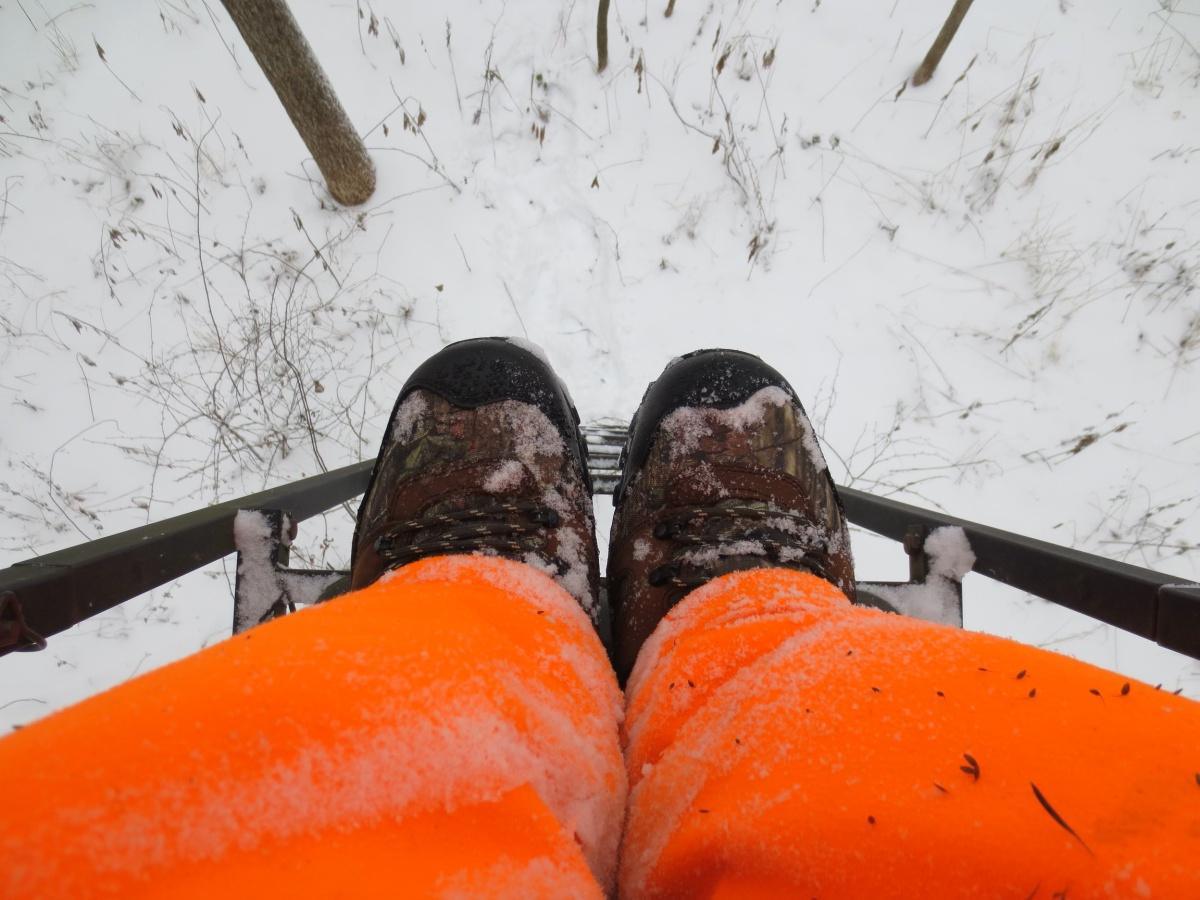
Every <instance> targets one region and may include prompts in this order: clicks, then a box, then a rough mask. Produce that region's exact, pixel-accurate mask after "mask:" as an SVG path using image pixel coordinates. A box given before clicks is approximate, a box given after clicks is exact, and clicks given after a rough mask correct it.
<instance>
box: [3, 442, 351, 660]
mask: <svg viewBox="0 0 1200 900" xmlns="http://www.w3.org/2000/svg"><path fill="white" fill-rule="evenodd" d="M373 465H374V460H369V461H366V462H361V463H355V464H354V465H350V466H345V467H344V468H341V469H335V470H334V471H332V472H326V473H323V474H321V475H314V476H312V477H311V478H305V479H303V480H301V481H296V482H291V483H289V484H284V485H281V486H279V487H276V488H271V489H269V490H265V491H260V492H259V493H257V494H250V495H249V496H246V497H238V498H236V499H234V500H229V501H227V502H225V503H218V504H216V505H214V506H209V507H207V508H205V509H200V510H196V511H195V512H190V513H185V514H184V515H181V516H175V517H173V518H170V519H165V520H163V521H162V522H155V523H152V524H150V525H145V526H142V527H141V528H134V529H131V530H129V531H123V532H121V533H119V534H114V535H109V536H108V537H102V538H97V539H96V540H94V541H89V542H88V543H86V544H80V545H78V546H75V547H68V548H67V549H65V550H59V551H56V552H54V553H47V554H46V555H44V556H38V557H34V558H33V559H28V560H23V561H22V562H19V563H16V564H15V565H12V566H9V567H8V568H6V569H0V594H3V593H4V592H11V593H13V594H15V595H16V596H17V597H18V598H19V599H20V603H21V609H22V612H23V615H24V620H25V624H26V625H27V626H28V628H29V629H31V630H32V631H33V632H35V633H37V634H38V635H41V636H42V637H49V636H51V635H54V634H58V633H59V632H61V631H65V630H66V629H67V628H70V627H71V626H72V625H75V624H77V623H79V622H82V621H83V620H84V619H87V618H89V617H91V616H94V615H96V614H97V613H100V612H103V611H104V610H106V609H111V608H112V607H114V606H116V605H117V604H119V603H122V602H124V601H125V600H128V599H130V598H132V597H136V596H137V595H138V594H141V593H144V592H146V591H148V590H151V589H153V588H156V587H159V586H160V585H163V584H166V583H167V582H169V581H173V580H174V579H176V578H179V577H180V576H182V575H186V574H187V573H188V572H191V571H194V570H195V569H198V568H200V567H201V566H205V565H207V564H208V563H211V562H214V561H216V560H218V559H220V558H221V557H223V556H227V555H229V554H230V553H233V552H234V550H235V547H234V541H233V519H234V516H236V515H237V511H238V510H239V509H259V508H273V509H287V510H288V512H289V514H290V515H291V517H292V518H293V519H294V520H296V521H302V520H304V519H307V518H311V517H312V516H315V515H317V514H319V513H321V512H324V511H325V510H327V509H330V508H331V507H333V506H336V505H337V504H338V503H341V502H342V501H344V500H347V499H349V498H351V497H354V496H356V495H357V494H361V493H362V492H363V491H364V490H365V489H366V485H367V479H368V478H369V477H370V474H371V467H372V466H373ZM0 652H3V651H2V650H0Z"/></svg>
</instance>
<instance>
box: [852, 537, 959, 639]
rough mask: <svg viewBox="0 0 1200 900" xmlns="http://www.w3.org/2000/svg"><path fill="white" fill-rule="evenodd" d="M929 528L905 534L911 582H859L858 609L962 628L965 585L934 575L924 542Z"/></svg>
mask: <svg viewBox="0 0 1200 900" xmlns="http://www.w3.org/2000/svg"><path fill="white" fill-rule="evenodd" d="M927 537H929V528H928V527H927V526H926V525H909V526H908V528H907V529H905V532H904V552H905V553H907V554H908V578H909V580H908V581H860V582H858V583H857V584H856V585H855V590H856V591H857V592H858V599H857V601H856V602H857V603H858V605H859V606H872V607H875V608H876V609H882V610H884V611H885V612H895V613H900V614H901V615H905V616H911V617H912V618H914V619H925V620H926V621H929V622H940V623H941V624H943V625H953V626H955V627H956V628H962V624H963V611H962V581H961V580H960V579H958V578H948V577H946V576H945V575H938V574H931V573H930V571H929V554H928V553H926V552H925V539H926V538H927Z"/></svg>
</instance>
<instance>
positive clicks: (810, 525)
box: [608, 351, 854, 679]
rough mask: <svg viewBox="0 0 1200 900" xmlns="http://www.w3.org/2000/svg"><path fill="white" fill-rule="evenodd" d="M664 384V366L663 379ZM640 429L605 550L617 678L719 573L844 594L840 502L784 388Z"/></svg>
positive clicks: (673, 412)
mask: <svg viewBox="0 0 1200 900" xmlns="http://www.w3.org/2000/svg"><path fill="white" fill-rule="evenodd" d="M708 352H710V353H716V352H723V351H708ZM739 356H740V357H744V356H745V355H744V354H739ZM749 360H752V361H753V362H754V363H757V364H758V365H760V366H763V368H764V369H766V367H765V364H762V363H761V361H758V360H757V359H756V358H754V357H749ZM766 371H768V372H770V373H772V374H773V375H775V376H776V377H777V378H778V379H779V381H780V382H782V384H783V385H786V382H785V381H783V380H782V377H781V376H778V375H777V373H774V372H773V370H770V369H766ZM670 377H671V367H668V369H667V371H666V372H664V375H663V378H664V379H668V380H669V379H670ZM662 380H663V379H660V382H661V381H662ZM755 384H756V383H751V385H750V387H751V388H753V387H755ZM656 387H658V388H660V392H661V389H662V388H664V387H665V388H666V389H667V390H669V385H666V386H664V385H660V384H659V382H656V384H655V385H652V386H651V390H650V391H648V392H647V398H650V397H651V394H652V392H654V391H655V389H656ZM685 393H686V392H685ZM699 396H704V397H713V396H714V395H712V394H704V393H703V392H701V393H700V394H699ZM716 399H717V401H718V402H719V397H717V398H716ZM645 405H646V401H644V404H643V406H644V407H645ZM660 406H661V404H660ZM638 415H639V417H641V415H642V413H641V411H639V414H638ZM639 428H641V429H646V428H651V429H652V431H651V432H650V434H649V438H650V440H649V449H648V451H647V452H646V455H645V459H644V460H642V461H641V462H640V464H639V463H638V461H637V460H629V459H627V460H626V465H627V466H628V465H631V464H632V466H633V471H630V472H627V473H626V475H625V483H624V485H623V488H624V489H623V491H622V492H621V493H620V495H619V497H618V502H617V510H616V514H615V516H614V519H613V528H612V538H611V543H610V545H609V560H608V580H609V583H608V591H609V597H610V599H611V601H612V604H613V616H614V643H615V647H614V656H615V662H616V666H617V672H618V675H619V676H621V678H622V679H624V678H625V677H626V676H627V675H628V673H629V671H630V670H631V669H632V667H633V663H634V660H635V659H636V657H637V652H638V650H639V649H640V648H641V646H642V643H643V642H644V641H645V640H646V638H647V637H649V635H650V633H651V632H652V631H653V630H654V628H655V627H656V626H657V624H658V622H659V621H660V620H661V619H662V617H663V616H664V615H666V613H667V612H668V611H669V610H670V609H671V607H672V606H674V605H675V604H676V603H677V602H678V601H679V600H680V599H681V598H682V597H683V596H684V595H685V594H686V593H688V592H689V591H690V590H692V589H694V588H695V587H698V586H699V585H701V584H704V583H706V582H707V581H709V580H711V579H712V578H715V577H717V576H718V575H721V574H725V573H727V572H733V571H738V570H742V569H749V568H758V567H787V568H796V569H802V570H805V571H809V572H813V573H815V574H818V575H820V576H821V577H824V578H826V579H828V580H829V581H831V582H833V583H834V584H835V585H837V586H838V587H839V588H841V590H842V591H843V592H844V593H846V594H847V596H849V597H851V598H853V596H854V564H853V560H852V558H851V554H850V540H849V534H848V532H847V529H846V524H845V519H844V517H843V513H842V509H841V504H840V501H839V500H838V498H837V493H836V489H835V488H834V485H833V481H832V479H831V478H830V476H829V472H828V470H827V468H826V465H825V460H824V458H823V456H822V455H821V452H820V449H819V448H818V446H817V442H816V439H815V436H814V434H813V431H812V426H811V425H810V423H809V421H808V419H807V417H806V416H805V414H804V410H803V409H802V408H801V406H800V404H799V403H798V402H796V400H795V399H794V397H793V395H792V394H791V392H790V389H785V388H784V387H781V386H778V385H772V384H769V383H764V386H762V387H758V388H757V390H754V391H753V393H750V394H749V396H748V397H747V398H746V399H744V400H743V401H742V402H740V403H737V404H736V405H734V406H732V407H729V408H721V407H718V406H691V407H689V406H683V407H676V408H674V409H670V411H667V412H666V413H665V415H662V417H661V418H660V419H659V421H658V422H657V423H656V424H654V423H646V422H638V421H637V419H636V418H635V422H634V425H633V428H632V431H633V432H636V431H637V430H638V429H639ZM635 436H636V435H635V434H631V444H632V443H633V442H634V437H635Z"/></svg>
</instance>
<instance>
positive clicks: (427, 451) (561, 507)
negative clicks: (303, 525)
mask: <svg viewBox="0 0 1200 900" xmlns="http://www.w3.org/2000/svg"><path fill="white" fill-rule="evenodd" d="M461 553H476V554H483V555H486V556H502V557H505V558H506V559H512V560H516V561H518V562H523V563H527V564H528V565H531V566H533V567H534V568H536V569H538V570H540V571H542V572H545V573H546V574H548V575H549V576H550V577H551V578H553V579H554V580H555V581H556V582H558V584H559V585H561V586H562V587H563V588H565V589H566V590H567V592H568V593H570V594H571V595H573V596H574V597H575V599H576V600H578V601H579V603H580V605H581V606H582V607H583V609H584V610H585V611H586V612H587V613H588V615H589V616H590V617H591V618H592V621H593V623H595V624H596V626H597V629H598V630H599V631H600V633H601V638H602V639H603V638H606V637H607V635H606V634H605V630H607V629H608V627H609V623H608V617H607V615H606V614H605V613H604V611H603V610H602V609H601V608H600V604H599V601H598V595H599V581H600V579H599V568H600V566H599V560H598V556H597V552H596V537H595V518H594V514H593V511H592V491H591V482H590V479H589V477H588V471H587V450H586V446H585V444H584V442H583V439H582V437H581V435H580V431H579V416H578V414H577V413H576V412H575V407H574V406H573V405H572V403H571V399H570V396H569V395H568V393H567V390H566V388H565V387H564V386H563V384H562V382H561V381H559V379H558V377H557V376H556V375H555V374H554V372H553V370H551V368H550V366H549V364H548V363H547V362H545V361H544V360H543V359H541V358H540V357H539V356H538V355H536V354H535V353H534V352H531V351H530V350H527V349H524V348H523V347H522V346H518V345H517V344H516V343H513V342H511V341H509V340H507V339H504V338H479V339H475V340H469V341H461V342H459V343H456V344H451V345H450V346H448V347H446V348H445V349H443V350H442V351H440V352H439V353H437V354H435V355H434V356H433V357H431V358H430V359H429V360H427V361H426V362H424V363H423V364H422V365H421V366H420V367H419V368H418V369H417V370H416V371H415V372H414V373H413V374H412V376H411V377H410V378H409V379H408V381H407V382H405V384H404V387H403V388H402V389H401V391H400V395H399V397H398V398H397V399H396V406H395V408H394V409H393V410H392V416H391V419H390V420H389V423H388V427H387V431H386V433H385V434H384V438H383V445H382V446H381V447H380V449H379V456H378V457H377V458H376V460H375V468H374V470H373V471H372V473H371V480H370V482H369V483H368V485H367V491H366V494H365V495H364V496H363V501H362V505H361V506H360V507H359V510H358V523H357V527H356V528H355V532H354V544H353V549H352V557H351V589H357V588H361V587H365V586H366V585H368V584H370V583H371V582H373V581H375V580H376V579H377V578H379V576H380V575H382V574H383V573H384V572H387V571H389V570H391V569H396V568H399V567H400V566H403V565H405V564H406V563H410V562H413V561H415V560H418V559H422V558H424V557H429V556H444V555H448V554H461Z"/></svg>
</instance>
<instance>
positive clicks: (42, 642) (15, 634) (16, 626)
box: [0, 591, 46, 656]
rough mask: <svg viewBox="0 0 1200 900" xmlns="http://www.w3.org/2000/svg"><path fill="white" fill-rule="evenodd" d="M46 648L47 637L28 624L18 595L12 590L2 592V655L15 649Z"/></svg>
mask: <svg viewBox="0 0 1200 900" xmlns="http://www.w3.org/2000/svg"><path fill="white" fill-rule="evenodd" d="M45 649H46V639H45V638H44V637H42V636H41V635H40V634H38V633H37V632H36V631H34V630H33V629H32V628H30V627H29V625H27V624H26V622H25V614H24V613H23V612H22V611H21V601H20V600H19V599H17V595H16V594H14V593H13V592H12V591H5V592H4V593H2V594H0V656H2V655H3V654H5V653H11V652H13V651H14V650H15V651H24V652H29V651H31V650H45Z"/></svg>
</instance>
